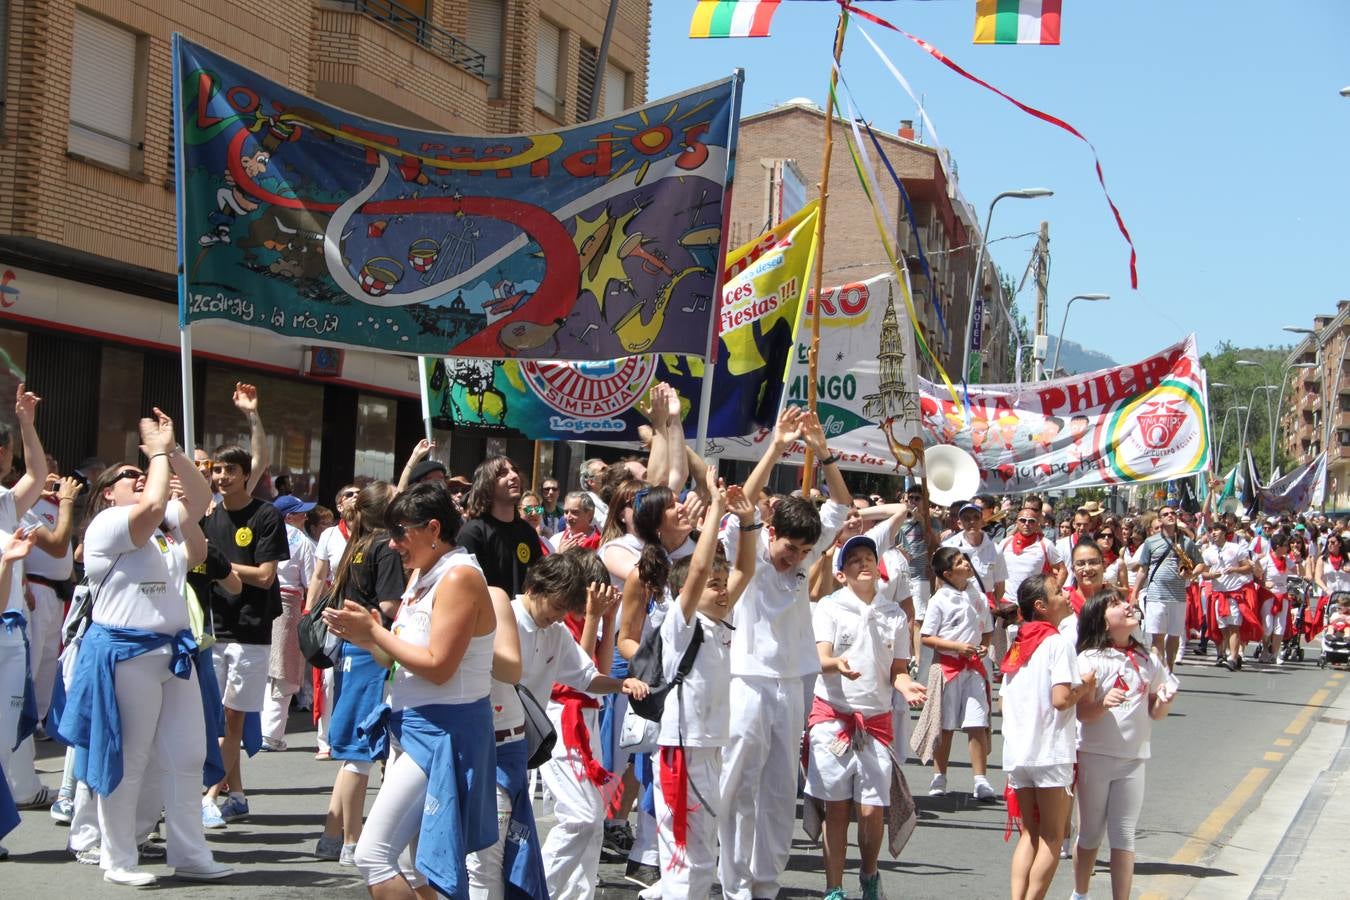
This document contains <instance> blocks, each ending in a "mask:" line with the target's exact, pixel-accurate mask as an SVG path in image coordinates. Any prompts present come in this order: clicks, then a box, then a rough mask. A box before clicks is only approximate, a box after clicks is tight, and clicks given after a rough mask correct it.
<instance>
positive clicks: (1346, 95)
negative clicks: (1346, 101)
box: [1341, 84, 1350, 97]
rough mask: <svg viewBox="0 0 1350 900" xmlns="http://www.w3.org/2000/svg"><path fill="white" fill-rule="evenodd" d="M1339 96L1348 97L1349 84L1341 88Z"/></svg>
mask: <svg viewBox="0 0 1350 900" xmlns="http://www.w3.org/2000/svg"><path fill="white" fill-rule="evenodd" d="M1341 96H1342V97H1350V84H1347V85H1346V86H1345V87H1343V88H1341Z"/></svg>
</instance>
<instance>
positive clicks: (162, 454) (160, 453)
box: [150, 450, 173, 459]
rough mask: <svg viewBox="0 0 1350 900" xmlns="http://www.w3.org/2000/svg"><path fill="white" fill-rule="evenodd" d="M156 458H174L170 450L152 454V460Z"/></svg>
mask: <svg viewBox="0 0 1350 900" xmlns="http://www.w3.org/2000/svg"><path fill="white" fill-rule="evenodd" d="M156 456H173V454H172V453H170V452H169V451H168V450H161V451H159V452H158V453H151V454H150V458H151V459H154V458H155V457H156Z"/></svg>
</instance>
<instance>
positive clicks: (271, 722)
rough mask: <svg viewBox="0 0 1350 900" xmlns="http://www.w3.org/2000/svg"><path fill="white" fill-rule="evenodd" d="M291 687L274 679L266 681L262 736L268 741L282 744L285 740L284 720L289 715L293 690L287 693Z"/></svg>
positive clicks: (293, 694)
mask: <svg viewBox="0 0 1350 900" xmlns="http://www.w3.org/2000/svg"><path fill="white" fill-rule="evenodd" d="M290 687H291V685H289V684H287V683H286V682H284V681H278V680H277V679H275V678H268V679H267V696H266V697H264V698H263V708H262V717H261V718H262V736H263V738H264V739H266V740H269V741H275V742H276V743H284V742H285V740H286V720H287V719H289V718H290V715H291V698H292V697H294V696H295V693H296V690H299V688H298V687H297V688H296V689H295V690H292V691H289V692H288V691H287V689H288V688H290Z"/></svg>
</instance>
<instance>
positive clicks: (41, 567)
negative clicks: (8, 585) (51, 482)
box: [23, 497, 75, 581]
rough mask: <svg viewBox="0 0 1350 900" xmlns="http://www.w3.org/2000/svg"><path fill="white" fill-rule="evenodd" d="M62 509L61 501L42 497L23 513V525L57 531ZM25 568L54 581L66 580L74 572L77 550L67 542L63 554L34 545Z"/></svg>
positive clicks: (26, 560)
mask: <svg viewBox="0 0 1350 900" xmlns="http://www.w3.org/2000/svg"><path fill="white" fill-rule="evenodd" d="M60 510H61V507H60V504H59V503H54V502H52V501H51V500H48V499H47V498H46V497H40V498H38V502H37V503H34V504H33V508H32V509H30V510H29V511H28V512H26V513H24V514H23V526H24V527H25V528H49V529H51V530H53V531H55V530H56V519H57V517H58V516H59V514H60ZM23 568H24V571H25V572H26V573H28V574H29V575H37V576H39V577H41V578H50V579H51V580H52V581H65V580H66V579H67V578H69V577H70V576H71V575H72V574H74V571H75V552H74V550H73V549H72V548H71V546H70V544H66V552H65V553H64V554H62V555H61V556H52V555H50V554H48V553H44V552H43V551H41V550H39V549H37V548H36V547H34V548H33V550H32V551H31V552H30V553H29V554H28V557H27V558H26V559H24V561H23Z"/></svg>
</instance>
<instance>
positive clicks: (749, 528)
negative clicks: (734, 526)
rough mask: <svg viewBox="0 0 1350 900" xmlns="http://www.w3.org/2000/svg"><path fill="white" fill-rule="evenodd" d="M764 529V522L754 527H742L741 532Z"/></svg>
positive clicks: (757, 523)
mask: <svg viewBox="0 0 1350 900" xmlns="http://www.w3.org/2000/svg"><path fill="white" fill-rule="evenodd" d="M763 527H764V523H763V522H756V523H755V524H753V525H742V526H741V531H759V530H760V529H761V528H763Z"/></svg>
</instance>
